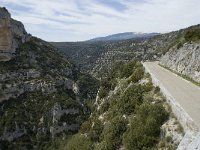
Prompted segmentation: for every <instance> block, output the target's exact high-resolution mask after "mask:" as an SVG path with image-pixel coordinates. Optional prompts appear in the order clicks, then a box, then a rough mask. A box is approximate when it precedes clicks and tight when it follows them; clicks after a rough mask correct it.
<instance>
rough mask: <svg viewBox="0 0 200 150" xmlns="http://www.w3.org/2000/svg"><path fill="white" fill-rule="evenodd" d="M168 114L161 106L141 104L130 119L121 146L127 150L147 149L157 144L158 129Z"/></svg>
mask: <svg viewBox="0 0 200 150" xmlns="http://www.w3.org/2000/svg"><path fill="white" fill-rule="evenodd" d="M167 117H168V114H167V112H166V111H165V109H164V107H163V106H161V105H158V104H156V105H152V104H142V105H141V106H140V107H139V108H138V110H137V111H136V115H135V116H134V117H133V118H132V121H131V124H130V127H129V129H128V130H127V131H126V133H125V134H124V138H123V144H124V145H125V147H126V149H127V150H132V149H147V148H152V147H154V145H155V143H157V142H158V139H159V135H160V127H161V125H162V124H163V123H164V121H165V120H166V119H167Z"/></svg>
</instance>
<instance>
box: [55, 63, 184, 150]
mask: <svg viewBox="0 0 200 150" xmlns="http://www.w3.org/2000/svg"><path fill="white" fill-rule="evenodd" d="M111 70H112V71H110V72H109V73H110V74H109V76H108V77H107V78H106V79H105V80H102V82H101V87H100V90H99V92H98V96H97V99H96V103H95V110H94V112H93V113H92V115H91V116H90V118H89V120H88V121H86V122H85V123H84V124H83V125H82V126H81V129H80V131H79V133H78V134H76V135H74V136H73V137H72V138H71V139H70V140H69V141H68V142H66V143H65V145H64V146H63V145H62V146H60V147H59V149H63V150H64V149H67V150H68V149H69V150H71V149H73V150H79V149H84V150H115V149H126V150H136V149H138V150H139V149H176V147H177V145H178V144H179V142H180V140H181V139H182V136H183V135H182V133H181V126H180V124H179V123H178V122H177V120H176V119H175V118H174V117H173V115H172V114H171V115H169V114H170V107H169V106H168V105H167V104H166V103H165V99H164V97H163V96H162V95H161V93H160V92H159V88H158V87H154V86H153V84H152V82H151V78H150V76H149V75H148V74H146V73H144V68H143V67H142V65H141V63H139V62H136V61H131V62H129V63H128V64H123V63H120V64H118V63H117V64H115V65H114V66H113V67H112V69H111ZM64 142H65V141H64Z"/></svg>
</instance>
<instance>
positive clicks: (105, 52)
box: [52, 31, 180, 77]
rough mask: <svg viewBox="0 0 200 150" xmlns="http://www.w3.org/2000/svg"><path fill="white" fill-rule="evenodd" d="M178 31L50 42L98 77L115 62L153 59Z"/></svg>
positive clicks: (169, 43)
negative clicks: (120, 38)
mask: <svg viewBox="0 0 200 150" xmlns="http://www.w3.org/2000/svg"><path fill="white" fill-rule="evenodd" d="M179 32H180V31H179ZM179 32H172V33H169V34H163V35H158V36H155V37H152V38H148V39H133V40H125V41H118V42H92V43H88V42H75V43H67V42H60V43H52V44H53V45H54V46H56V47H57V48H59V49H60V51H62V52H63V53H64V54H66V55H68V56H70V57H71V58H72V59H73V60H74V62H75V64H77V65H78V66H79V67H80V68H81V69H82V70H83V71H86V72H88V73H91V74H92V75H94V76H96V77H101V76H102V75H101V72H104V71H103V70H105V69H107V68H109V66H111V65H112V63H113V62H115V61H125V62H127V61H130V60H132V59H139V60H155V59H156V58H158V57H160V56H161V55H162V54H163V52H164V51H165V49H166V48H167V47H169V46H170V45H171V44H172V43H173V42H174V41H175V39H177V37H178V35H179Z"/></svg>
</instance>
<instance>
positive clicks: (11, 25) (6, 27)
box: [0, 7, 30, 61]
mask: <svg viewBox="0 0 200 150" xmlns="http://www.w3.org/2000/svg"><path fill="white" fill-rule="evenodd" d="M29 37H30V35H28V34H27V32H26V30H25V28H24V25H23V24H22V23H21V22H19V21H16V20H14V19H12V18H11V15H10V13H9V12H8V11H7V9H6V8H1V7H0V61H8V60H10V59H11V58H12V56H14V55H13V54H14V53H15V50H16V48H18V46H19V45H20V44H21V43H24V42H26V41H28V39H29Z"/></svg>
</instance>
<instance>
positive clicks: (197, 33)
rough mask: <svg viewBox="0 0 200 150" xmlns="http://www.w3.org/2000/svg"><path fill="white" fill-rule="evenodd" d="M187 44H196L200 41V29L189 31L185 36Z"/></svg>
mask: <svg viewBox="0 0 200 150" xmlns="http://www.w3.org/2000/svg"><path fill="white" fill-rule="evenodd" d="M185 40H186V42H192V41H193V42H195V41H198V40H200V29H198V28H196V29H189V30H188V31H187V32H186V34H185Z"/></svg>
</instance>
